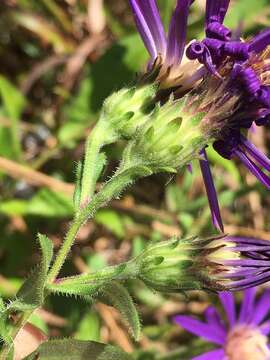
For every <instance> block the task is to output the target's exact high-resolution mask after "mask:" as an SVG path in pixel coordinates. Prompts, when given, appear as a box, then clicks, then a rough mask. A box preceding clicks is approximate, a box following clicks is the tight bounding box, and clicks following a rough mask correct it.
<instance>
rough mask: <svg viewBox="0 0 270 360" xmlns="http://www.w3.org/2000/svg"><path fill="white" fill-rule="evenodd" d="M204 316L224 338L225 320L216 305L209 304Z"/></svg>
mask: <svg viewBox="0 0 270 360" xmlns="http://www.w3.org/2000/svg"><path fill="white" fill-rule="evenodd" d="M204 317H205V319H206V321H207V322H208V323H209V325H211V326H212V329H213V330H214V331H215V332H217V333H219V335H220V336H222V337H224V338H225V337H226V329H225V327H224V324H223V321H222V319H221V317H220V314H219V313H218V311H217V310H216V308H215V307H214V306H208V308H207V309H206V310H205V312H204Z"/></svg>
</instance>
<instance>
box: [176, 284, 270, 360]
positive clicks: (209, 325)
mask: <svg viewBox="0 0 270 360" xmlns="http://www.w3.org/2000/svg"><path fill="white" fill-rule="evenodd" d="M255 295H256V290H255V288H252V289H248V290H245V292H244V297H243V300H242V304H241V307H240V309H239V313H238V314H237V311H236V306H235V301H234V297H233V295H232V294H231V293H229V292H221V293H220V294H219V299H220V302H221V304H222V306H223V309H224V313H225V315H226V319H224V318H223V317H222V316H221V315H220V313H219V312H218V310H217V309H216V308H215V307H214V306H209V307H208V308H207V309H206V311H205V314H204V318H205V321H199V320H197V319H194V318H192V317H190V316H185V315H179V316H176V317H175V318H174V320H175V322H176V323H177V324H178V325H180V326H182V327H183V328H184V329H186V330H188V331H190V332H192V333H193V334H195V335H197V336H200V337H202V338H204V339H206V340H208V341H210V342H212V343H214V344H215V345H217V346H218V348H217V349H215V350H212V351H210V352H207V353H204V354H202V355H199V356H196V357H194V358H193V359H192V360H238V359H241V360H269V359H270V349H269V347H270V344H268V338H267V335H268V334H269V333H270V320H269V319H268V320H266V318H267V315H269V310H270V303H269V296H270V291H269V290H266V291H265V292H264V293H263V295H262V296H261V297H260V298H258V300H256V296H255ZM224 320H225V321H224Z"/></svg>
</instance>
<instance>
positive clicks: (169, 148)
mask: <svg viewBox="0 0 270 360" xmlns="http://www.w3.org/2000/svg"><path fill="white" fill-rule="evenodd" d="M184 103H185V100H181V101H179V100H174V99H172V98H171V99H170V100H169V101H168V102H167V103H165V104H163V105H162V106H160V105H159V104H157V105H156V107H155V109H154V110H153V112H152V113H151V114H150V115H149V116H148V119H147V121H145V123H144V125H142V126H141V127H140V129H138V132H137V134H136V137H135V139H134V140H133V141H132V142H131V144H130V147H129V148H128V150H127V151H126V154H125V155H124V158H125V160H126V161H128V159H130V160H129V161H130V162H132V159H136V161H137V162H139V161H140V162H141V163H143V164H144V165H145V166H148V167H149V168H150V169H151V170H152V172H153V173H156V172H159V171H165V172H177V170H178V169H179V168H180V167H181V166H184V165H186V164H188V163H189V162H190V161H192V160H194V159H195V158H199V157H200V151H201V150H202V149H203V148H204V147H205V146H206V144H207V142H208V141H209V139H208V138H206V137H203V136H202V134H201V129H200V126H199V123H200V118H198V117H196V116H194V117H191V116H189V115H187V114H186V112H183V111H182V110H183V107H184ZM202 116H203V115H202Z"/></svg>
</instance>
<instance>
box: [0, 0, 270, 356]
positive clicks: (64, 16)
mask: <svg viewBox="0 0 270 360" xmlns="http://www.w3.org/2000/svg"><path fill="white" fill-rule="evenodd" d="M159 4H160V9H161V12H162V17H163V20H164V23H165V24H166V26H168V22H169V19H170V15H171V12H172V9H173V6H174V4H175V0H166V1H165V0H160V1H159ZM204 6H205V4H204V1H200V0H196V1H195V3H194V4H193V6H192V9H191V13H190V18H189V31H188V37H189V40H191V39H193V38H200V37H202V36H203V24H204ZM226 22H227V25H229V26H230V27H232V28H234V29H237V28H238V27H240V28H241V29H242V30H243V33H244V34H245V36H246V37H248V36H250V35H252V34H254V33H255V32H256V31H259V30H260V29H262V28H263V27H265V26H269V24H270V1H269V0H257V1H254V0H238V1H232V6H231V10H230V12H229V15H228V16H227V20H226ZM146 60H147V53H146V51H145V49H144V47H143V44H142V42H141V40H140V38H139V36H138V35H137V34H136V31H135V28H134V25H133V19H132V15H131V12H130V9H129V6H128V1H127V0H107V1H102V0H89V1H88V0H59V1H57V0H38V1H36V0H1V5H0V226H1V240H0V294H1V295H2V296H4V297H5V298H10V297H12V296H14V294H15V292H16V291H17V289H18V287H19V286H20V284H21V283H22V280H23V278H24V277H25V276H27V274H28V273H29V271H30V269H31V268H32V267H33V266H34V264H35V263H36V262H37V261H38V246H37V241H36V234H37V232H38V231H39V232H42V233H46V234H47V235H48V236H49V237H50V238H51V239H52V240H53V242H54V245H55V249H57V248H58V247H59V245H60V242H61V239H62V238H63V235H64V233H65V231H66V229H67V226H68V222H69V220H70V219H71V217H72V214H73V206H72V191H73V182H74V178H75V174H74V168H75V164H76V162H78V161H79V160H80V159H81V158H82V155H83V150H84V141H85V138H86V136H87V135H88V134H89V132H90V131H91V129H92V128H93V126H94V124H95V121H96V120H97V118H98V115H99V111H100V107H101V105H102V103H103V101H104V99H105V98H106V97H107V96H108V95H109V94H111V92H113V91H114V90H117V89H119V88H121V87H122V86H124V85H128V84H131V83H132V82H133V81H134V80H136V72H139V71H140V70H142V69H143V66H144V64H145V62H146ZM251 136H252V139H253V141H254V142H255V144H257V145H259V146H260V148H263V149H264V150H265V152H266V153H268V154H269V153H270V150H269V140H270V132H269V130H268V129H266V128H263V129H262V128H257V130H256V131H255V132H254V133H252V134H251ZM121 150H122V144H121V143H120V144H118V145H117V146H110V147H108V148H107V149H106V152H107V156H108V158H109V159H110V165H109V166H108V168H107V169H106V171H105V173H104V174H103V178H104V179H106V178H108V174H110V173H111V171H113V169H114V168H115V167H116V166H117V163H118V160H119V158H120V155H121ZM209 157H210V159H211V162H212V163H213V174H214V179H215V183H216V186H217V189H218V192H219V199H220V205H221V209H222V215H223V219H224V223H225V232H228V233H230V234H233V235H243V236H253V237H260V238H265V239H269V235H268V230H269V217H270V212H269V209H270V197H269V195H268V191H267V190H266V189H264V188H263V186H261V185H260V184H258V183H257V181H256V180H255V179H253V177H252V176H251V175H250V174H249V173H247V172H246V171H245V169H244V168H243V167H242V166H238V165H239V164H237V163H233V162H231V161H230V162H229V161H227V160H224V159H222V158H221V157H219V156H218V155H217V154H216V153H214V152H213V151H211V149H209ZM213 231H214V229H213V227H212V225H211V220H210V212H209V208H208V204H207V198H206V195H205V190H204V186H203V183H202V179H201V176H200V173H199V171H198V168H197V165H196V164H194V166H193V173H192V174H191V173H189V172H188V171H185V172H183V173H182V174H179V175H177V176H175V177H168V176H164V175H159V176H153V177H150V178H147V179H144V180H141V181H139V182H138V183H137V184H136V186H134V187H133V188H132V189H130V190H129V191H128V192H127V193H125V195H124V196H123V197H122V198H121V199H120V200H118V201H114V202H113V203H112V204H111V205H110V207H108V208H106V209H104V210H100V211H99V212H98V213H97V215H96V217H95V219H94V221H91V222H89V223H88V224H87V225H86V226H84V228H83V230H82V231H81V232H80V234H79V237H78V241H77V243H76V245H75V246H74V248H73V251H72V254H71V255H70V257H69V259H68V262H67V264H66V266H65V268H64V270H63V272H64V273H65V274H71V273H76V272H77V273H79V272H82V271H85V269H88V268H90V269H91V270H97V269H100V268H102V267H103V266H105V265H106V264H115V263H119V262H120V261H125V260H126V259H128V258H129V257H130V256H133V255H136V254H138V253H139V252H140V251H141V250H142V249H143V247H144V246H145V244H146V243H147V242H148V241H149V240H153V239H154V240H162V239H166V238H169V237H172V236H174V235H179V236H187V235H190V234H203V235H206V234H208V235H209V234H212V233H213ZM129 287H130V291H131V293H132V294H133V296H134V299H135V301H136V303H137V305H138V308H139V312H140V316H141V320H142V323H143V336H142V339H141V341H140V342H139V343H134V342H133V341H132V339H131V337H130V336H129V334H128V332H127V331H126V326H125V324H124V323H123V321H122V320H121V316H120V315H119V313H118V312H117V311H115V310H114V309H112V308H109V307H106V306H105V305H102V304H95V305H94V306H90V304H88V303H86V302H83V301H79V300H74V299H63V298H60V297H55V298H54V297H53V298H50V300H49V301H48V302H47V303H46V305H45V307H44V309H42V310H41V311H40V312H38V313H37V314H36V315H35V316H34V317H33V318H32V321H33V322H34V323H35V324H36V325H37V326H39V327H40V328H41V329H42V330H43V331H45V332H46V333H48V334H50V336H52V337H63V336H65V337H66V336H72V337H74V338H76V339H82V340H98V341H102V342H110V343H113V344H117V345H118V346H120V347H121V348H123V349H124V350H126V351H128V352H134V354H135V356H136V357H137V358H138V359H143V360H148V359H149V360H150V359H155V360H162V359H163V360H165V359H168V360H169V359H171V360H173V359H179V358H181V359H189V358H190V356H191V354H193V353H197V352H198V353H200V352H201V349H202V348H204V347H205V345H204V344H203V343H201V341H200V340H198V339H194V338H192V337H191V335H189V334H187V333H185V332H184V331H182V330H181V329H180V328H178V327H176V326H175V325H173V324H172V321H171V317H172V316H173V315H174V314H177V313H183V312H185V313H193V314H196V315H199V314H201V313H202V311H203V310H204V309H205V307H206V306H207V304H208V303H209V295H207V294H205V293H202V292H200V293H199V292H193V293H190V294H188V295H187V297H186V296H185V295H173V296H163V295H161V294H158V293H152V292H151V291H150V290H148V289H146V288H145V287H144V286H143V285H142V284H140V283H138V282H136V283H135V282H131V283H130V284H129ZM212 300H213V301H215V298H214V297H213V298H212ZM206 346H207V345H206Z"/></svg>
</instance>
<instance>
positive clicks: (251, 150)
mask: <svg viewBox="0 0 270 360" xmlns="http://www.w3.org/2000/svg"><path fill="white" fill-rule="evenodd" d="M241 144H242V145H243V147H244V149H245V150H246V152H248V154H249V155H250V156H252V157H253V159H254V160H256V161H257V162H258V163H259V164H260V165H261V166H263V167H264V168H265V169H266V170H267V171H270V160H269V159H268V157H267V156H266V155H265V154H264V153H262V152H261V151H260V150H259V149H258V148H257V147H256V146H255V145H254V144H252V143H251V142H250V141H248V140H247V139H246V138H245V137H244V136H241Z"/></svg>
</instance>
